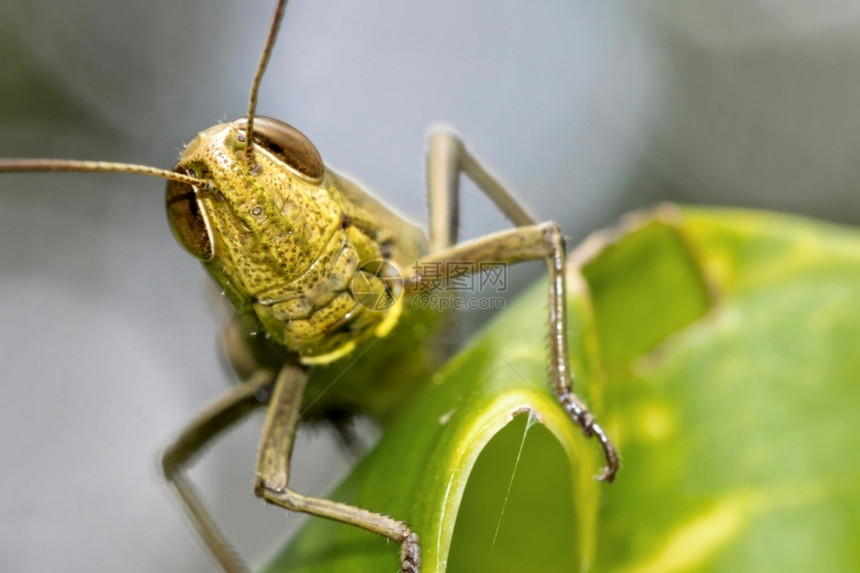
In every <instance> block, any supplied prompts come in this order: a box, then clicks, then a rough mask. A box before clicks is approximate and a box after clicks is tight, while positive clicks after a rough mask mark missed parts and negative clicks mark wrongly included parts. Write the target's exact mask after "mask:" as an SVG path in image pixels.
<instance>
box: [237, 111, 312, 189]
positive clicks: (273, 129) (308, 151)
mask: <svg viewBox="0 0 860 573" xmlns="http://www.w3.org/2000/svg"><path fill="white" fill-rule="evenodd" d="M237 123H238V124H239V127H241V128H244V127H245V126H246V125H247V120H246V119H240V120H239V121H238V122H237ZM254 143H255V144H256V145H259V146H260V147H263V148H265V149H267V150H268V151H270V152H272V154H274V155H275V157H277V158H278V159H280V160H281V161H283V162H284V163H286V164H287V165H289V166H290V167H291V168H293V169H294V170H296V171H297V172H299V173H301V174H302V175H304V176H305V177H307V178H308V179H320V178H322V176H323V173H324V172H325V167H324V166H323V162H322V157H320V153H319V151H317V148H316V147H315V146H314V144H313V143H311V140H310V139H308V137H307V136H306V135H305V134H304V133H302V132H301V131H299V130H298V129H296V128H295V127H293V126H292V125H289V124H287V123H284V122H283V121H280V120H277V119H274V118H271V117H266V116H264V115H258V116H256V117H255V118H254Z"/></svg>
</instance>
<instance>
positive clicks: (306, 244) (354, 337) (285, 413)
mask: <svg viewBox="0 0 860 573" xmlns="http://www.w3.org/2000/svg"><path fill="white" fill-rule="evenodd" d="M284 4H285V2H283V1H282V2H280V4H279V9H278V12H277V15H276V17H275V19H274V23H275V25H274V26H273V27H272V33H271V34H270V35H269V42H268V43H267V49H266V50H265V54H264V58H263V60H262V61H261V65H260V67H259V68H258V74H257V78H258V79H259V78H260V77H261V76H262V72H263V71H264V69H265V61H266V59H267V57H268V54H269V53H270V49H271V45H272V44H273V42H274V40H275V38H276V35H277V24H278V23H279V22H280V14H281V11H282V9H283V5H284ZM257 86H258V82H255V83H254V87H253V89H252V96H251V98H250V99H251V102H250V105H249V112H248V115H247V118H249V119H248V120H240V121H237V122H232V123H229V124H222V125H219V126H216V127H213V128H211V129H209V130H206V131H205V132H201V134H200V135H198V137H197V138H196V139H195V140H194V141H193V142H192V143H190V144H189V146H188V147H187V148H186V150H185V151H184V153H183V156H182V158H181V159H180V163H179V164H178V165H177V168H176V170H175V172H165V171H159V170H155V169H154V168H149V167H145V168H137V167H132V166H129V165H118V164H107V163H86V162H75V161H65V160H61V161H48V160H32V161H30V160H7V161H4V162H3V163H2V164H0V170H2V171H40V170H49V171H50V170H60V171H96V172H102V171H118V172H123V173H135V172H137V173H145V174H150V175H156V176H159V177H163V178H166V179H170V180H171V183H169V184H168V197H167V199H168V213H169V218H170V220H171V224H172V226H173V228H174V231H175V232H176V234H177V237H178V238H179V239H180V242H181V243H182V244H183V245H184V246H185V247H186V249H187V250H189V251H190V252H191V253H192V254H194V255H195V256H196V257H197V258H199V259H201V260H202V261H203V262H204V264H205V265H207V268H209V270H210V273H212V274H213V276H214V277H215V278H216V281H217V282H218V283H219V285H220V286H221V288H222V290H223V291H225V293H226V294H227V295H228V298H229V299H230V300H231V302H233V304H234V305H235V306H236V307H237V310H238V314H237V316H238V317H239V318H238V319H237V320H236V321H234V322H233V323H232V326H231V327H230V330H229V332H230V333H232V334H231V337H230V340H231V341H232V342H231V359H232V360H233V363H234V366H236V368H237V370H238V371H239V373H240V375H242V376H243V378H244V379H245V380H246V382H245V384H243V385H241V386H239V387H237V388H236V389H235V390H233V391H232V392H230V393H229V394H228V395H227V396H225V397H224V399H222V400H219V401H218V402H216V403H215V404H213V405H212V406H210V407H209V408H207V409H206V410H204V412H203V413H201V414H200V416H199V417H198V418H197V419H196V420H195V421H194V422H192V424H191V425H190V426H189V428H188V429H187V430H186V431H185V432H184V433H183V434H182V435H181V437H180V439H179V440H178V441H177V443H176V444H174V446H172V447H171V448H170V449H169V451H168V453H167V454H166V455H165V458H164V467H165V472H166V474H167V476H168V479H169V480H170V481H171V483H173V484H174V486H175V487H176V489H177V491H178V492H179V494H180V497H181V498H182V500H183V502H184V503H185V504H186V506H187V507H188V508H189V509H190V510H191V515H192V517H193V519H194V520H195V523H196V525H197V527H198V530H199V531H200V532H201V534H202V535H203V537H204V539H205V540H206V542H207V544H208V545H209V547H210V548H211V549H212V550H213V553H214V554H215V555H216V557H217V558H218V560H219V562H220V563H221V564H222V566H223V567H224V569H225V570H228V571H239V570H242V569H243V566H242V564H241V562H240V561H239V559H238V558H237V557H236V556H235V555H234V554H233V553H232V552H231V551H230V550H229V549H228V548H227V545H226V543H225V542H224V540H223V538H222V536H221V534H220V533H219V532H218V530H217V529H216V528H215V526H214V525H213V524H212V523H211V522H210V520H209V519H208V517H207V516H206V514H205V510H204V509H203V508H202V505H201V504H200V503H199V501H198V500H197V498H196V495H195V494H194V492H193V491H192V490H191V489H190V487H189V484H188V483H187V481H186V480H185V478H184V474H183V472H182V470H183V469H184V467H185V465H186V462H187V461H188V459H189V458H190V457H191V455H192V454H193V453H194V452H195V451H196V450H197V449H198V448H200V447H202V446H203V445H204V443H205V442H207V441H208V440H209V439H211V438H213V437H215V435H216V434H217V433H218V431H220V430H221V429H224V428H225V427H226V426H227V425H229V424H228V423H227V422H232V421H234V418H238V417H240V416H241V415H243V414H244V413H246V412H248V411H251V410H255V409H257V407H261V406H268V412H269V413H268V417H267V422H266V425H265V428H264V435H263V440H262V442H261V449H260V452H261V455H260V459H259V461H258V471H257V487H256V491H257V493H258V495H260V496H261V497H263V498H264V499H266V500H267V501H269V502H271V503H273V504H276V505H281V506H284V507H287V508H288V509H293V510H296V511H304V512H307V513H312V514H316V515H321V516H324V517H329V518H332V519H337V520H342V521H347V522H350V523H355V524H356V525H358V526H361V527H364V528H365V529H368V530H370V531H373V532H376V533H379V534H381V535H384V536H386V537H389V538H391V539H393V540H395V541H397V542H399V543H401V547H402V551H401V569H402V570H403V571H416V570H418V568H419V566H420V556H419V549H418V540H417V538H416V537H415V536H414V535H413V534H412V533H411V532H410V531H409V530H408V528H407V527H406V526H405V525H404V524H403V523H402V522H400V521H397V520H395V519H392V518H388V517H385V516H380V515H378V514H374V513H372V512H369V511H365V510H359V509H356V508H350V507H348V506H344V505H342V504H335V503H333V502H330V501H327V500H320V499H314V498H307V497H305V496H302V495H299V494H298V493H296V492H293V491H291V490H289V489H288V488H287V474H288V469H289V468H288V463H289V453H290V448H291V443H292V438H293V435H294V431H295V426H296V423H297V417H298V408H299V407H300V405H301V400H302V395H303V391H304V388H305V385H306V384H307V383H308V380H309V379H308V373H309V372H310V369H311V368H313V365H314V364H326V363H337V361H338V359H339V358H341V357H343V356H345V355H347V354H349V353H350V352H351V351H352V350H353V348H354V347H355V345H356V344H361V343H364V342H366V341H367V340H369V339H371V338H372V337H376V336H385V335H386V334H388V332H389V331H390V330H391V329H392V328H394V327H395V325H396V324H397V323H398V322H400V321H403V320H405V319H406V317H405V316H400V313H401V304H393V305H388V306H385V308H375V309H367V308H365V307H363V306H361V305H356V304H355V300H354V299H355V296H354V293H353V292H352V291H350V290H349V286H350V284H351V283H350V280H351V279H352V278H353V277H354V275H355V274H356V273H364V274H365V275H367V277H368V278H369V281H370V283H371V288H372V289H376V290H377V291H378V292H379V293H380V294H386V295H392V296H393V298H394V299H397V300H395V303H396V302H397V301H398V300H402V299H400V297H401V295H402V296H407V297H408V296H411V295H412V294H413V293H418V292H421V291H422V290H425V289H426V288H428V284H427V281H426V280H423V277H422V269H424V268H426V267H427V265H431V264H433V263H434V262H436V261H442V260H444V261H464V262H471V261H480V260H493V261H502V262H507V263H515V262H519V261H521V260H531V259H544V260H546V261H547V262H548V268H549V271H550V275H551V281H550V292H549V301H550V304H549V309H550V317H549V323H550V341H551V344H550V376H551V382H552V384H553V387H554V388H555V390H556V392H557V394H558V395H559V398H560V400H561V401H562V402H563V403H564V404H565V405H566V406H568V408H569V410H570V412H571V415H572V419H573V420H574V422H576V423H577V424H579V425H581V426H583V427H584V429H585V432H586V434H587V435H596V436H597V437H598V438H599V440H600V443H601V445H602V446H603V449H604V453H605V456H606V459H607V468H606V470H605V472H604V474H603V476H602V477H603V478H604V479H607V480H611V479H612V477H614V473H615V471H616V470H617V466H618V459H617V454H616V453H615V451H614V449H613V448H612V446H611V444H610V443H609V440H608V439H607V438H606V436H605V435H604V433H603V431H602V429H601V428H600V426H598V425H597V424H595V423H594V420H593V419H592V418H591V417H590V415H589V414H588V412H587V410H586V409H585V408H584V406H583V405H582V404H581V403H580V402H579V401H578V400H577V399H576V398H575V396H574V395H573V394H571V393H570V379H569V377H570V374H569V372H570V369H569V366H568V364H567V358H566V354H567V352H566V351H567V343H566V339H565V336H566V331H565V325H564V312H563V304H564V303H563V301H564V298H563V294H564V284H563V281H562V277H563V264H564V258H563V253H564V250H563V240H562V237H561V234H560V231H559V229H558V227H557V226H555V225H553V224H550V223H547V224H543V225H538V224H536V223H535V221H534V220H533V219H532V218H531V217H530V215H528V213H527V212H525V211H524V210H523V209H522V208H521V207H519V205H518V204H517V203H516V201H515V200H514V199H513V197H512V196H511V194H509V193H508V192H507V191H505V189H504V188H503V187H502V186H501V185H500V184H499V183H498V182H497V181H496V180H495V178H494V177H493V176H492V175H491V174H489V172H487V171H486V169H485V168H484V167H483V166H482V165H481V163H480V162H479V161H478V160H477V159H475V157H474V156H473V155H472V154H471V153H469V152H468V151H467V150H466V148H465V147H464V146H463V144H462V142H461V141H460V140H459V139H458V138H457V136H455V135H454V134H452V133H450V132H438V133H435V134H434V135H433V136H432V137H431V140H430V152H429V158H428V178H429V181H428V183H429V187H428V191H429V196H430V228H429V237H428V238H427V239H426V240H425V239H424V237H423V234H422V233H421V232H420V230H418V229H416V228H414V227H413V226H411V225H410V224H408V223H406V222H404V221H402V220H400V219H398V218H397V217H396V216H395V215H394V214H392V213H391V212H389V211H388V210H387V209H385V208H384V207H383V206H382V205H380V204H378V203H377V202H376V201H374V200H373V199H370V198H367V197H366V196H365V195H364V193H363V192H362V190H361V188H360V187H358V186H357V185H355V184H353V183H351V182H350V181H349V180H347V179H345V178H342V177H340V176H338V175H336V174H335V173H334V172H333V171H332V170H330V169H327V168H326V167H325V166H324V164H323V163H322V160H321V158H320V157H319V155H318V154H317V152H316V150H315V148H314V147H313V144H311V143H310V142H309V141H308V140H307V138H306V137H305V136H304V135H302V134H301V133H300V132H298V131H296V130H294V129H293V128H290V127H289V126H287V125H286V124H283V123H281V122H279V121H277V120H271V119H261V118H257V120H256V123H255V125H256V128H254V127H252V126H251V125H250V123H251V121H253V119H252V118H254V115H255V98H256V88H257ZM249 135H250V136H249ZM254 141H257V142H258V143H257V145H256V146H253V147H252V142H254ZM219 166H220V167H219ZM221 167H223V168H224V169H221ZM180 172H181V173H180ZM460 172H463V173H465V174H466V175H468V176H469V177H470V178H471V179H472V180H473V181H474V182H475V183H476V184H477V185H478V186H479V187H480V188H481V189H482V190H484V191H485V192H486V193H487V194H488V195H489V196H490V197H491V198H492V199H493V200H494V202H495V203H496V204H497V205H498V206H499V207H500V208H501V210H502V211H503V212H504V213H505V214H506V215H507V216H508V217H509V218H510V219H511V220H512V221H513V222H514V224H515V225H517V228H516V229H513V230H510V231H505V232H501V233H497V234H494V235H491V236H488V237H486V238H481V239H478V240H476V241H471V242H469V243H466V244H463V245H457V246H455V243H456V239H457V233H456V232H457V228H456V224H455V221H456V218H457V212H458V208H459V207H458V204H457V192H456V188H457V181H458V180H459V175H460ZM177 173H180V174H179V175H177ZM277 187H280V188H281V189H282V192H281V193H280V194H276V196H275V197H274V198H273V196H272V195H271V192H272V190H273V189H275V188H277ZM297 223H298V224H297ZM305 225H307V226H305ZM293 237H301V240H295V239H294V238H293ZM281 247H282V248H281ZM377 260H383V261H386V262H387V263H389V265H378V266H376V267H368V266H367V264H368V263H372V262H373V261H377ZM319 261H324V262H325V263H326V264H328V265H329V266H328V271H329V272H328V274H326V273H323V274H321V275H319V276H317V275H313V274H312V273H309V272H307V271H308V269H310V267H311V266H312V264H314V263H317V262H319ZM392 265H393V267H392ZM390 268H396V269H398V270H399V271H400V273H402V282H400V281H398V280H397V277H396V276H395V275H390V276H389V275H386V274H385V272H386V270H385V269H390ZM368 269H371V270H368ZM401 290H402V291H403V292H402V293H401V292H400V291H401ZM402 312H404V313H405V312H407V311H406V310H403V311H402ZM316 319H319V320H316ZM266 335H268V336H266ZM310 383H311V384H312V383H313V378H312V377H311V378H310ZM262 390H271V392H261V391H262ZM263 395H265V397H264V396H263ZM269 396H271V399H269ZM331 398H332V399H331V400H329V399H327V400H322V401H319V403H318V404H317V407H316V410H315V411H311V412H308V413H307V417H309V418H313V417H315V416H316V417H326V416H328V415H329V414H330V413H331V412H332V411H339V410H341V409H342V408H343V407H344V406H345V405H344V404H340V403H337V402H336V401H335V400H334V398H335V397H334V396H332V397H331ZM349 406H350V407H353V406H358V407H360V408H361V409H364V410H368V409H369V410H373V406H371V405H369V404H363V403H361V402H360V400H359V398H356V401H355V403H353V404H349ZM376 413H377V414H378V415H384V414H385V412H376ZM395 517H397V518H398V519H408V516H395Z"/></svg>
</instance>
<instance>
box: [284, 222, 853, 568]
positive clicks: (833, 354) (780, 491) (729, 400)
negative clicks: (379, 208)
mask: <svg viewBox="0 0 860 573" xmlns="http://www.w3.org/2000/svg"><path fill="white" fill-rule="evenodd" d="M571 259H572V260H571V262H572V263H573V264H572V265H570V266H571V270H570V272H569V275H568V280H569V285H570V288H569V290H568V302H569V304H568V308H569V315H570V322H571V335H572V342H573V344H572V345H571V346H572V353H573V356H572V359H573V364H574V369H575V371H576V373H577V374H578V375H579V379H581V380H582V381H583V383H584V384H583V385H584V386H585V387H586V389H587V390H588V397H589V399H590V400H589V401H590V403H591V404H593V405H595V406H600V405H601V404H603V406H604V407H603V408H602V410H603V411H602V416H603V418H604V419H605V420H606V422H607V426H608V429H609V431H610V432H612V433H613V435H618V436H619V437H620V440H619V442H620V443H619V447H620V449H621V452H622V454H623V456H624V457H623V462H624V474H623V476H622V478H621V479H619V480H618V481H617V483H616V484H614V485H613V486H612V487H611V488H599V487H597V485H596V484H595V482H594V481H593V480H592V479H591V476H592V475H593V472H594V467H593V466H592V465H591V464H593V463H594V458H595V456H594V455H593V452H590V451H587V448H589V447H593V446H592V444H589V443H588V442H586V441H584V440H582V438H581V436H579V435H578V434H577V433H576V432H575V431H573V430H572V429H571V428H570V424H569V423H566V420H565V418H564V416H563V414H562V413H561V412H560V411H559V410H558V409H557V407H556V406H555V403H554V402H553V401H552V400H550V399H549V396H550V395H549V394H548V393H547V390H546V389H545V386H546V383H545V375H544V373H543V368H544V367H543V360H544V356H545V352H546V349H545V347H544V339H543V338H542V332H541V331H540V330H539V328H538V327H533V326H531V324H533V323H536V322H537V321H534V320H526V318H527V317H530V316H534V315H535V313H540V312H541V305H542V304H543V297H542V293H543V289H542V288H536V289H535V290H532V291H531V292H530V293H528V294H526V295H525V296H524V297H523V299H522V300H520V301H519V303H518V304H516V305H515V306H514V307H512V308H511V309H510V310H509V311H507V312H505V313H504V314H503V315H501V316H499V317H498V319H497V320H496V321H495V322H494V323H492V324H491V325H490V326H489V327H488V328H486V329H485V330H484V332H483V333H481V334H480V335H479V336H477V337H476V338H475V339H474V340H473V341H472V343H471V344H470V345H469V347H468V348H466V349H465V350H464V351H463V352H462V353H461V354H460V355H459V356H458V357H456V358H455V359H454V360H453V361H452V362H451V363H449V364H448V366H447V367H446V368H445V369H443V370H442V371H441V372H440V373H439V375H438V376H437V378H436V380H435V382H436V383H435V384H433V385H431V386H430V387H428V388H427V389H426V390H425V392H424V393H423V394H421V395H419V396H418V398H417V399H416V400H415V402H414V403H413V404H412V405H411V407H409V408H407V409H405V410H404V411H403V413H402V415H401V416H400V417H399V418H398V419H397V420H396V421H395V422H393V423H392V424H391V425H390V426H389V427H388V428H387V431H386V433H385V435H384V437H383V439H382V441H381V442H380V444H379V445H378V446H377V448H376V449H375V450H374V451H373V452H371V453H370V454H369V455H368V456H367V457H366V458H365V459H364V460H363V461H362V462H361V463H360V464H359V466H358V467H357V468H356V469H355V471H354V472H353V474H352V475H350V476H349V477H348V478H347V480H346V481H345V482H344V483H343V484H342V485H341V486H340V487H339V488H338V490H337V491H335V492H334V494H333V497H334V498H335V499H341V500H347V501H350V502H352V503H356V504H359V505H364V506H372V507H374V508H380V509H382V510H383V511H387V512H390V513H393V514H395V513H396V514H397V515H408V516H410V517H409V519H410V520H411V525H412V527H413V529H414V531H416V532H417V533H418V534H419V536H420V537H421V539H422V542H423V548H424V555H423V558H424V564H425V565H424V570H425V571H431V572H442V571H446V570H449V571H452V572H454V573H458V572H461V571H493V572H507V571H511V572H514V571H516V572H522V571H559V572H561V571H565V572H569V571H589V570H590V571H601V572H604V571H609V572H614V571H623V572H644V571H660V572H673V571H733V572H736V571H744V572H746V571H749V572H753V571H854V570H857V569H858V566H860V561H858V559H860V558H858V553H857V550H856V543H855V541H856V539H857V536H858V533H860V490H858V488H857V486H856V484H857V483H858V478H860V475H858V474H860V456H858V455H857V453H856V451H855V449H854V448H853V447H852V444H854V443H855V441H856V436H857V434H858V432H860V422H858V421H857V420H858V419H857V417H856V416H855V415H854V412H853V409H854V407H855V405H856V404H857V403H858V401H860V384H858V383H857V382H858V381H860V360H858V358H857V353H856V348H858V347H860V297H858V296H857V294H856V293H857V292H860V233H858V232H856V231H853V230H849V229H843V228H839V227H835V226H831V225H826V224H823V223H816V222H812V221H808V220H803V219H799V218H794V217H786V216H780V215H774V214H767V213H756V212H747V211H727V210H692V209H691V210H685V211H679V210H677V209H674V208H670V207H666V208H659V209H657V210H655V211H653V212H652V213H648V214H644V215H639V216H637V217H634V218H631V219H630V220H629V221H628V222H627V223H625V224H623V225H622V226H621V227H620V228H619V229H617V230H615V231H612V232H605V233H598V234H596V235H595V236H594V237H592V238H591V239H590V240H589V241H587V242H586V243H585V244H584V245H583V246H581V247H580V248H579V249H577V250H576V251H575V252H574V253H573V254H572V256H571ZM601 394H604V395H601ZM598 410H600V408H598ZM389 558H390V550H389V548H388V547H386V543H385V542H384V541H382V540H380V539H378V538H376V537H375V536H372V535H369V534H367V533H364V532H362V531H359V530H357V529H355V528H350V527H345V526H342V525H338V524H334V523H329V522H324V521H322V520H316V521H311V522H308V524H307V526H306V527H305V529H304V530H303V531H302V532H301V534H300V535H299V536H298V537H297V538H295V539H294V540H293V541H292V542H291V543H290V544H289V545H288V546H287V547H286V548H285V549H284V551H283V552H282V554H281V555H280V556H279V557H278V558H276V559H275V560H274V561H273V562H272V563H271V564H270V565H269V567H268V568H267V571H269V572H270V573H274V572H287V571H289V572H296V571H302V572H323V571H332V572H334V571H355V572H357V573H361V572H371V571H372V572H376V571H385V570H388V569H390V559H389Z"/></svg>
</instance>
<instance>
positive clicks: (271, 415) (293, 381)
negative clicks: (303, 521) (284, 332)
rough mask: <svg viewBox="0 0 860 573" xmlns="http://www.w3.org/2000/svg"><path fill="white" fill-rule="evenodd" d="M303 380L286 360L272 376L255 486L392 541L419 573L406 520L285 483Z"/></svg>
mask: <svg viewBox="0 0 860 573" xmlns="http://www.w3.org/2000/svg"><path fill="white" fill-rule="evenodd" d="M306 382H307V375H306V373H305V371H304V370H303V369H301V368H300V367H298V366H293V365H286V366H284V368H283V369H282V370H281V373H280V374H279V376H278V379H277V381H276V382H275V389H274V393H273V394H272V399H271V402H270V404H269V410H268V413H267V415H266V423H265V425H264V426H263V437H262V439H261V440H260V451H259V456H258V458H257V478H256V487H255V488H254V491H255V492H256V494H257V495H258V496H260V497H262V498H263V499H265V500H266V501H268V502H269V503H273V504H275V505H279V506H281V507H283V508H285V509H288V510H290V511H298V512H302V513H309V514H311V515H316V516H319V517H325V518H327V519H332V520H334V521H340V522H342V523H348V524H350V525H355V526H357V527H361V528H362V529H366V530H367V531H370V532H372V533H377V534H379V535H382V536H383V537H387V538H388V539H391V540H392V541H396V542H397V543H399V544H400V546H401V550H400V571H401V572H402V573H419V572H420V570H421V556H420V549H419V546H418V536H417V535H416V534H415V533H413V532H412V531H411V530H410V529H409V526H407V525H406V524H405V523H404V522H402V521H398V520H396V519H393V518H391V517H388V516H387V515H382V514H379V513H374V512H372V511H368V510H366V509H361V508H358V507H354V506H351V505H347V504H345V503H339V502H336V501H332V500H328V499H320V498H315V497H308V496H305V495H302V494H299V493H296V492H294V491H293V490H291V489H290V488H289V487H288V485H289V477H290V455H291V453H292V449H293V441H294V438H295V434H296V427H297V426H298V422H299V413H300V409H301V404H302V396H303V394H304V391H305V383H306Z"/></svg>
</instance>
